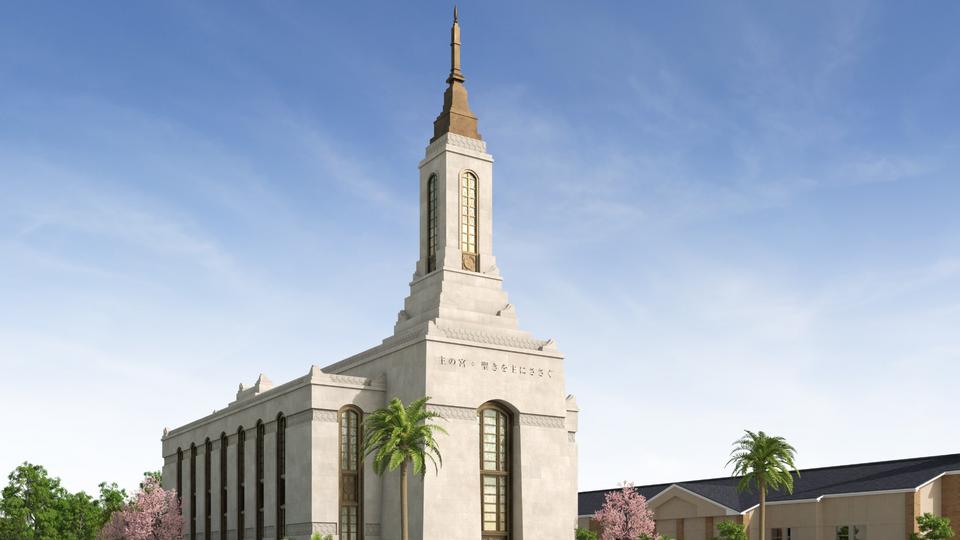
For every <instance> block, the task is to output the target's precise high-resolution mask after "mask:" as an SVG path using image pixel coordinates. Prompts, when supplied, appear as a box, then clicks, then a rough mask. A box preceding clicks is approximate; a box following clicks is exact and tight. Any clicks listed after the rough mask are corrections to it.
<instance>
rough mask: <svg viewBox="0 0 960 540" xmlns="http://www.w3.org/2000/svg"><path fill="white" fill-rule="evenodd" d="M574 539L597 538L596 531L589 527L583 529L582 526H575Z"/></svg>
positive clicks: (586, 539) (594, 539)
mask: <svg viewBox="0 0 960 540" xmlns="http://www.w3.org/2000/svg"><path fill="white" fill-rule="evenodd" d="M576 539H577V540H597V533H595V532H593V531H591V530H589V529H584V528H583V527H577V534H576Z"/></svg>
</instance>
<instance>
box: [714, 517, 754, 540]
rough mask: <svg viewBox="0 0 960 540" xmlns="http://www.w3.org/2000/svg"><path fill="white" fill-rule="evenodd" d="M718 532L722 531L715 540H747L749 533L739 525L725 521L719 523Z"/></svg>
mask: <svg viewBox="0 0 960 540" xmlns="http://www.w3.org/2000/svg"><path fill="white" fill-rule="evenodd" d="M717 530H719V531H720V536H718V537H717V538H714V539H713V540H747V531H746V530H745V528H744V526H743V525H740V524H739V523H734V522H732V521H729V520H723V521H721V522H720V523H717Z"/></svg>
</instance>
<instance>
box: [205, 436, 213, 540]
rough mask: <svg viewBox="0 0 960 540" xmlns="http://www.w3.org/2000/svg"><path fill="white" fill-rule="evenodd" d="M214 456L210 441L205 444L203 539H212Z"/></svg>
mask: <svg viewBox="0 0 960 540" xmlns="http://www.w3.org/2000/svg"><path fill="white" fill-rule="evenodd" d="M212 456H213V443H212V442H210V439H209V438H207V440H206V441H205V442H204V443H203V537H204V538H210V523H211V519H210V517H211V516H210V514H212V513H213V501H212V500H211V495H213V494H212V493H211V492H210V471H211V470H212V468H211V467H210V458H211V457H212Z"/></svg>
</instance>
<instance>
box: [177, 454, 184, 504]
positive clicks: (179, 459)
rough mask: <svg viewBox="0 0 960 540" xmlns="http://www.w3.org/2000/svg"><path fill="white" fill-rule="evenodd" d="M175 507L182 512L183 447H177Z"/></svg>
mask: <svg viewBox="0 0 960 540" xmlns="http://www.w3.org/2000/svg"><path fill="white" fill-rule="evenodd" d="M177 503H179V508H178V509H177V510H178V511H179V512H180V513H181V514H183V449H182V448H177Z"/></svg>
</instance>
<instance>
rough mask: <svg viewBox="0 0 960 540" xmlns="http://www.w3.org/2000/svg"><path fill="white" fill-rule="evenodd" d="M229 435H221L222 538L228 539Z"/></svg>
mask: <svg viewBox="0 0 960 540" xmlns="http://www.w3.org/2000/svg"><path fill="white" fill-rule="evenodd" d="M227 446H228V445H227V434H226V433H221V434H220V538H226V537H227Z"/></svg>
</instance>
